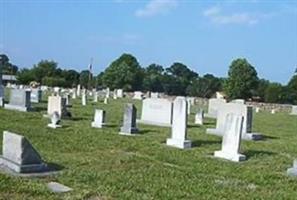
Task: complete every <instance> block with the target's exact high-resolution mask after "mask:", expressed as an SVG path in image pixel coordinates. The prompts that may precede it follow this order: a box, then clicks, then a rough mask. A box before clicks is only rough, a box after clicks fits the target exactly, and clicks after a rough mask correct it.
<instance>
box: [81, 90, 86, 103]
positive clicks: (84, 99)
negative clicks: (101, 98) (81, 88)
mask: <svg viewBox="0 0 297 200" xmlns="http://www.w3.org/2000/svg"><path fill="white" fill-rule="evenodd" d="M81 104H82V105H83V106H85V105H87V95H86V94H84V93H83V94H82V96H81Z"/></svg>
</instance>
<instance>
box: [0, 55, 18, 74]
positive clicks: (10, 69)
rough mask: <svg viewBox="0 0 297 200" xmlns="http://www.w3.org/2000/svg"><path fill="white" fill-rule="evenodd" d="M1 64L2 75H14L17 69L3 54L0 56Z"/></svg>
mask: <svg viewBox="0 0 297 200" xmlns="http://www.w3.org/2000/svg"><path fill="white" fill-rule="evenodd" d="M0 59H1V62H2V63H1V64H2V73H3V74H9V75H16V73H17V72H18V67H17V66H16V65H14V64H11V63H10V62H9V58H8V56H7V55H5V54H0Z"/></svg>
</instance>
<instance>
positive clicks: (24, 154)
mask: <svg viewBox="0 0 297 200" xmlns="http://www.w3.org/2000/svg"><path fill="white" fill-rule="evenodd" d="M2 152H3V155H2V156H0V165H2V166H4V167H7V168H9V169H10V170H12V171H14V172H17V173H36V172H44V171H47V170H48V167H47V165H46V164H45V163H44V162H43V161H42V159H41V156H40V155H39V153H38V152H37V151H36V150H35V149H34V147H33V146H32V145H31V144H30V142H29V141H28V140H27V139H26V138H25V137H24V136H21V135H17V134H15V133H11V132H8V131H4V132H3V146H2Z"/></svg>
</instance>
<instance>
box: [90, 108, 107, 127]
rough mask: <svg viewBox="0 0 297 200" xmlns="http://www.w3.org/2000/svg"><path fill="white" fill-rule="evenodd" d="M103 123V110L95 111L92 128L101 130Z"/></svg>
mask: <svg viewBox="0 0 297 200" xmlns="http://www.w3.org/2000/svg"><path fill="white" fill-rule="evenodd" d="M104 123H105V111H104V110H99V109H96V110H95V116H94V121H93V122H92V124H91V125H92V127H94V128H102V125H104Z"/></svg>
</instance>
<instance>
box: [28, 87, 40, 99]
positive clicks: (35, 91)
mask: <svg viewBox="0 0 297 200" xmlns="http://www.w3.org/2000/svg"><path fill="white" fill-rule="evenodd" d="M41 98H42V90H41V89H37V88H34V89H31V97H30V99H31V102H33V103H39V102H41Z"/></svg>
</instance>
